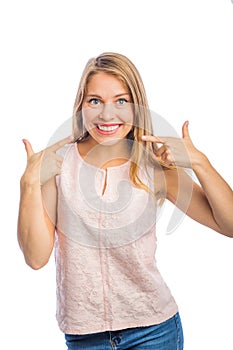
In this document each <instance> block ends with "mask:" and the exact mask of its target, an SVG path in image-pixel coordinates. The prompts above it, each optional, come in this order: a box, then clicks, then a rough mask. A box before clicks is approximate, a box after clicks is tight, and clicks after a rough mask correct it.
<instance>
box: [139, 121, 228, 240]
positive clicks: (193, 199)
mask: <svg viewBox="0 0 233 350" xmlns="http://www.w3.org/2000/svg"><path fill="white" fill-rule="evenodd" d="M182 132H183V137H182V138H181V139H179V138H172V137H162V138H159V139H158V138H157V137H155V136H147V137H146V138H144V140H146V141H151V142H155V143H160V144H162V146H161V147H160V148H158V149H157V150H156V151H155V155H156V156H157V157H158V158H159V160H161V161H162V162H163V163H164V164H165V165H166V166H170V165H176V169H169V170H165V171H164V174H165V178H166V190H165V191H166V194H165V195H166V198H167V199H169V200H170V201H171V202H172V203H174V204H175V205H177V206H178V207H179V208H180V209H181V210H183V211H184V212H185V213H187V215H189V216H190V217H192V218H193V219H194V220H196V221H198V222H200V223H202V224H203V225H206V226H208V227H211V228H212V229H214V230H215V231H217V232H220V233H222V234H223V235H226V236H229V237H233V192H232V189H231V188H230V186H229V185H228V184H227V183H226V181H225V180H224V179H223V178H222V177H221V176H220V174H219V173H218V172H217V171H216V170H215V169H214V168H213V166H212V165H211V164H210V162H209V160H208V158H207V157H206V156H205V155H204V154H203V153H202V152H200V151H199V150H197V149H196V147H195V146H194V145H193V143H192V140H191V138H190V135H189V131H188V123H187V122H185V123H184V125H183V130H182ZM182 168H191V169H192V170H193V171H194V172H195V174H196V176H197V178H198V180H199V183H200V186H199V185H198V184H196V183H194V182H193V181H192V179H191V178H190V176H188V175H187V174H186V172H185V171H184V170H183V169H182Z"/></svg>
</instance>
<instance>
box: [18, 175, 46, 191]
mask: <svg viewBox="0 0 233 350" xmlns="http://www.w3.org/2000/svg"><path fill="white" fill-rule="evenodd" d="M40 187H41V185H40V180H39V178H36V177H35V178H33V177H29V176H27V175H26V174H24V175H23V176H22V177H21V179H20V188H21V190H23V189H33V188H35V189H36V188H40Z"/></svg>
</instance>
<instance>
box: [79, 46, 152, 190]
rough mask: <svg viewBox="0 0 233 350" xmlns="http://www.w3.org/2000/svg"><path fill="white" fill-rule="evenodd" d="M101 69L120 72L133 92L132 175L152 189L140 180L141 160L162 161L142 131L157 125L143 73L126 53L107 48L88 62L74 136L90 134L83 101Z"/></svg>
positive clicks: (148, 131)
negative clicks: (88, 87)
mask: <svg viewBox="0 0 233 350" xmlns="http://www.w3.org/2000/svg"><path fill="white" fill-rule="evenodd" d="M99 72H105V73H108V74H111V75H114V76H116V78H117V79H119V80H120V81H122V82H123V84H124V85H125V87H126V88H127V89H128V91H129V94H130V95H131V101H132V104H133V106H134V122H133V127H132V130H131V131H130V132H129V134H128V135H127V138H128V139H131V140H133V141H135V142H132V143H133V146H132V152H131V166H130V179H131V181H132V183H133V184H134V185H135V186H136V187H139V188H143V189H145V190H146V191H148V187H147V186H146V185H145V184H144V183H143V182H142V181H141V180H140V178H139V175H138V173H139V164H141V161H144V162H145V160H146V159H147V160H148V159H149V160H150V161H152V163H154V164H157V165H158V162H157V161H155V157H153V155H154V152H153V150H154V147H153V145H152V144H151V143H150V142H146V143H145V142H143V141H142V135H153V127H152V121H151V115H150V111H149V106H148V102H147V97H146V92H145V87H144V84H143V82H142V79H141V76H140V74H139V72H138V70H137V68H136V67H135V66H134V64H133V63H132V62H131V61H130V60H129V59H128V58H127V57H126V56H124V55H121V54H118V53H114V52H105V53H102V54H101V55H99V56H98V57H96V58H92V59H90V60H89V61H88V62H87V64H86V67H85V68H84V71H83V74H82V76H81V80H80V83H79V87H78V91H77V95H76V99H75V103H74V109H73V136H74V139H75V140H76V142H82V141H84V140H85V139H86V138H87V137H88V135H89V133H88V132H87V130H85V127H84V125H83V118H82V104H83V99H84V97H85V94H86V90H87V84H88V82H89V81H90V78H91V77H92V76H93V75H94V74H97V73H99ZM145 145H146V148H145ZM145 149H146V152H145Z"/></svg>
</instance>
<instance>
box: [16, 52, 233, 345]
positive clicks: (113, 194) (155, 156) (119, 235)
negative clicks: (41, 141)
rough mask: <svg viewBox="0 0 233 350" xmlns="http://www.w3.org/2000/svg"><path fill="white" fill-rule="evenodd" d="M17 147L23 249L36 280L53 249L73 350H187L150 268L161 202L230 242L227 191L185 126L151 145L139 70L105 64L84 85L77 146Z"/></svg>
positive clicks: (90, 67) (232, 197) (76, 116)
mask: <svg viewBox="0 0 233 350" xmlns="http://www.w3.org/2000/svg"><path fill="white" fill-rule="evenodd" d="M24 144H25V148H26V152H27V167H26V170H25V172H24V174H23V176H22V178H21V200H20V208H19V221H18V238H19V244H20V247H21V249H22V251H23V253H24V256H25V260H26V262H27V263H28V264H29V266H31V267H32V268H34V269H39V268H41V267H42V266H44V265H45V264H46V263H47V262H48V260H49V258H50V255H51V253H52V250H53V247H54V246H55V257H56V267H57V319H58V323H59V326H60V329H61V330H62V332H64V333H65V338H66V344H67V347H68V349H135V350H139V349H143V350H145V349H164V350H165V349H166V350H175V349H183V333H182V325H181V321H180V317H179V312H178V307H177V305H176V302H175V300H174V298H173V297H172V295H171V292H170V290H169V288H168V287H167V285H166V284H165V282H164V281H163V279H162V277H161V275H160V273H159V271H158V269H157V266H156V262H155V251H156V235H155V228H156V212H157V208H158V206H159V205H160V201H161V200H164V199H168V200H170V201H171V202H172V203H174V204H175V205H176V206H177V207H178V208H180V209H181V210H182V211H183V212H184V213H186V214H187V215H188V216H190V217H192V218H193V219H194V220H196V221H198V222H200V223H201V224H203V225H206V226H208V227H210V228H212V229H213V230H215V231H217V232H219V233H222V234H224V235H226V236H229V237H232V236H233V218H232V212H233V194H232V190H231V188H230V187H229V185H228V184H227V183H226V182H225V181H224V180H223V179H222V177H221V176H220V175H219V174H218V173H217V172H216V170H215V169H214V168H213V167H212V165H211V164H210V162H209V160H208V158H207V157H206V156H205V155H204V154H203V153H202V152H200V151H199V150H197V149H196V147H195V146H194V145H193V143H192V140H191V138H190V135H189V130H188V122H185V123H184V125H183V128H182V138H181V139H179V138H172V137H163V138H158V137H156V136H154V134H153V130H152V121H151V115H150V112H149V109H148V103H147V99H146V93H145V89H144V86H143V83H142V80H141V78H140V75H139V73H138V71H137V69H136V68H135V66H134V65H133V64H132V62H131V61H130V60H129V59H128V58H126V57H125V56H123V55H120V54H116V53H103V54H102V55H100V56H98V57H97V58H93V59H91V60H90V61H89V62H88V63H87V65H86V67H85V69H84V72H83V75H82V77H81V81H80V85H79V88H78V92H77V97H76V101H75V105H74V113H73V136H72V137H69V138H66V139H64V140H62V141H60V142H58V143H56V144H54V145H53V146H50V147H48V148H47V149H45V150H44V151H41V152H39V153H34V151H33V149H32V146H31V144H30V143H29V141H27V140H24ZM184 168H191V169H192V170H193V171H194V173H195V174H196V176H197V178H198V180H199V183H200V185H198V184H196V183H194V182H193V181H192V179H191V178H190V177H189V176H188V175H187V173H186V172H185V171H184Z"/></svg>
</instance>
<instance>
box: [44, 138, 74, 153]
mask: <svg viewBox="0 0 233 350" xmlns="http://www.w3.org/2000/svg"><path fill="white" fill-rule="evenodd" d="M73 140H74V137H73V136H68V137H65V138H64V139H62V140H60V141H58V142H56V143H54V144H53V145H52V146H50V149H51V150H52V151H54V152H56V151H57V150H59V149H60V148H62V147H63V146H65V145H67V144H68V143H71V142H72V141H73Z"/></svg>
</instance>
